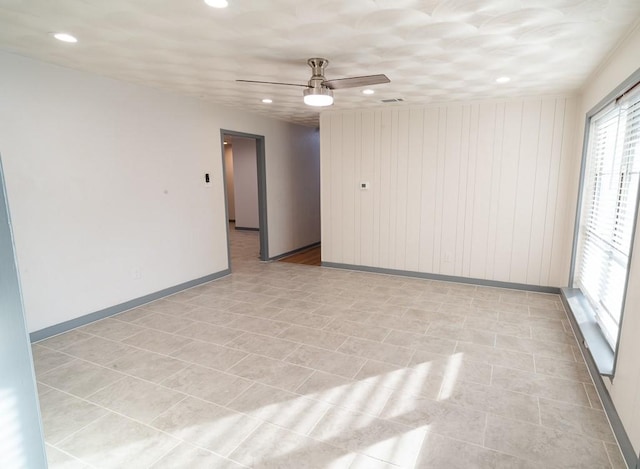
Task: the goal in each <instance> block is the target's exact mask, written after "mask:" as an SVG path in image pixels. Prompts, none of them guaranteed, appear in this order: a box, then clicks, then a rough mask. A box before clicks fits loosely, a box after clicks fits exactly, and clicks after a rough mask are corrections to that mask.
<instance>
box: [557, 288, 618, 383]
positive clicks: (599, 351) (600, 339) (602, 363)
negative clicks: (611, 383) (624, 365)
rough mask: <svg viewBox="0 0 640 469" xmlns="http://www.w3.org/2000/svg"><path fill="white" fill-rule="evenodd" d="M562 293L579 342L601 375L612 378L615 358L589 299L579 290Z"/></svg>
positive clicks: (567, 290)
mask: <svg viewBox="0 0 640 469" xmlns="http://www.w3.org/2000/svg"><path fill="white" fill-rule="evenodd" d="M560 292H561V297H562V302H563V303H564V305H565V306H566V308H567V309H568V310H569V313H570V314H569V319H571V322H572V325H573V326H574V330H576V329H577V330H576V332H577V333H578V340H579V341H580V342H581V344H582V346H583V347H584V349H585V350H586V351H588V352H589V355H591V358H592V359H593V362H594V363H595V365H596V368H597V369H598V372H599V373H600V375H602V376H609V377H612V376H613V365H614V359H615V356H614V353H613V350H611V347H610V346H609V343H608V342H607V339H605V337H604V335H603V334H602V331H601V330H600V326H598V324H597V322H596V317H595V314H594V312H593V309H592V308H591V306H590V305H589V303H588V302H587V299H586V298H585V297H584V295H582V293H581V292H580V290H579V289H578V288H562V289H561V290H560ZM575 326H577V328H576V327H575Z"/></svg>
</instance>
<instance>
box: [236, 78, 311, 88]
mask: <svg viewBox="0 0 640 469" xmlns="http://www.w3.org/2000/svg"><path fill="white" fill-rule="evenodd" d="M236 81H239V82H241V83H258V84H260V85H284V86H302V87H303V88H309V85H299V84H298V83H280V82H279V81H258V80H236Z"/></svg>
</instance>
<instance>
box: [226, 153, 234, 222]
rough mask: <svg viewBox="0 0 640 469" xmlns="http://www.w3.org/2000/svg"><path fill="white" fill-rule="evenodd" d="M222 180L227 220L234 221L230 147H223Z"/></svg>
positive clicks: (231, 154)
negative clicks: (225, 195) (225, 192)
mask: <svg viewBox="0 0 640 469" xmlns="http://www.w3.org/2000/svg"><path fill="white" fill-rule="evenodd" d="M224 178H225V181H227V210H228V214H229V220H235V219H236V196H235V187H234V182H233V151H232V149H231V145H230V144H229V145H225V146H224Z"/></svg>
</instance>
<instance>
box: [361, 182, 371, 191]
mask: <svg viewBox="0 0 640 469" xmlns="http://www.w3.org/2000/svg"><path fill="white" fill-rule="evenodd" d="M360 189H362V190H363V191H366V190H367V189H369V183H368V182H361V183H360Z"/></svg>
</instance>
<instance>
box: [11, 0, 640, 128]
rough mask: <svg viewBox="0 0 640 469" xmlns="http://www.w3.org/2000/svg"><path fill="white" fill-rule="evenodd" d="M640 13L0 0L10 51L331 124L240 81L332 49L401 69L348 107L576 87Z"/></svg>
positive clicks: (616, 7) (360, 62)
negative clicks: (61, 36) (64, 37)
mask: <svg viewBox="0 0 640 469" xmlns="http://www.w3.org/2000/svg"><path fill="white" fill-rule="evenodd" d="M639 16H640V0H423V1H419V0H335V1H323V0H317V1H301V0H229V8H227V9H224V10H219V9H213V8H210V7H208V6H207V5H205V4H204V2H203V1H202V0H109V1H104V0H0V49H3V50H6V51H9V52H14V53H17V54H21V55H25V56H29V57H34V58H37V59H41V60H44V61H47V62H52V63H56V64H60V65H64V66H67V67H71V68H76V69H80V70H86V71H90V72H93V73H97V74H100V75H105V76H109V77H113V78H117V79H121V80H125V81H129V82H134V83H140V84H144V85H149V86H153V87H157V88H163V89H167V90H172V91H174V92H178V93H181V94H186V95H190V96H197V97H201V98H203V99H206V100H208V101H211V102H216V103H220V104H223V105H227V106H233V107H236V108H239V109H243V110H247V111H251V112H257V113H262V114H267V115H271V116H273V117H276V118H279V119H284V120H288V121H291V122H296V123H301V124H305V125H317V122H318V112H317V111H316V110H314V109H313V108H309V107H307V106H305V105H304V104H303V102H302V88H298V87H283V86H265V85H254V84H247V83H236V82H235V80H236V79H249V80H267V81H285V82H293V83H300V84H305V83H306V81H307V80H308V79H309V76H310V69H309V67H308V66H307V65H306V59H307V58H309V57H325V58H327V59H329V66H328V67H327V70H326V77H327V79H334V78H342V77H346V76H355V75H369V74H377V73H385V74H387V75H388V76H389V78H390V79H391V83H390V84H385V85H376V86H375V87H373V88H375V90H376V94H375V95H373V96H364V95H362V93H361V89H347V90H337V91H336V92H335V104H334V106H333V108H334V109H349V108H360V107H369V106H379V105H381V102H380V101H381V100H382V99H390V98H402V99H404V101H405V102H406V103H408V104H418V103H428V102H443V101H457V100H464V99H483V98H492V97H503V96H513V95H523V94H539V93H556V92H563V91H568V90H575V89H577V88H579V87H580V86H581V85H582V83H583V82H584V80H585V79H586V78H587V77H588V75H589V74H590V72H592V71H593V69H594V67H596V66H597V64H598V63H599V62H600V61H601V60H602V59H603V58H604V57H605V56H606V54H607V52H608V51H609V50H610V49H611V48H612V47H613V46H614V45H615V44H616V42H617V41H618V40H619V39H620V38H621V37H622V36H623V35H624V34H625V32H626V31H628V29H629V28H630V27H631V25H632V24H633V23H634V22H635V21H636V20H637V18H638V17H639ZM57 31H64V32H68V33H71V34H73V35H75V36H77V37H78V39H79V42H78V43H77V44H65V43H61V42H58V41H56V40H54V39H53V38H52V37H51V35H50V34H49V33H51V32H57ZM503 75H507V76H510V77H511V82H509V83H507V84H504V85H498V84H496V82H495V79H496V78H497V77H499V76H503ZM265 97H268V98H271V99H273V103H272V104H269V105H266V104H262V103H261V99H262V98H265Z"/></svg>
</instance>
